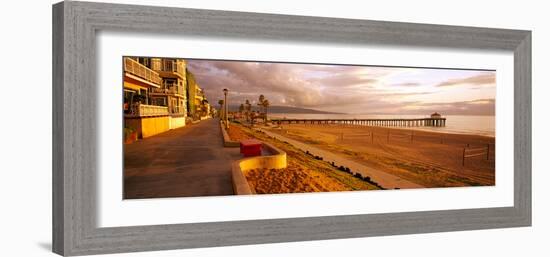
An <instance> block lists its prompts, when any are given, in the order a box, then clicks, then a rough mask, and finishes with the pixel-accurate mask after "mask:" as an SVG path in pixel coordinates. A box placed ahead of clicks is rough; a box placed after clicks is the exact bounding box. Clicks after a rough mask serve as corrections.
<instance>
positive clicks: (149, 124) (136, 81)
mask: <svg viewBox="0 0 550 257" xmlns="http://www.w3.org/2000/svg"><path fill="white" fill-rule="evenodd" d="M123 71H124V75H123V113H124V127H125V128H128V129H131V130H132V131H135V132H137V136H138V137H139V138H146V137H150V136H153V135H156V134H159V133H162V132H164V131H167V130H169V129H170V126H169V121H170V115H169V112H168V108H167V107H165V106H157V105H154V104H152V102H151V98H150V93H151V92H152V91H153V90H155V89H159V88H161V85H162V78H161V77H160V74H159V73H157V72H155V71H153V70H152V69H150V68H149V67H147V66H146V65H143V64H142V63H140V62H139V60H138V59H137V58H131V57H124V58H123Z"/></svg>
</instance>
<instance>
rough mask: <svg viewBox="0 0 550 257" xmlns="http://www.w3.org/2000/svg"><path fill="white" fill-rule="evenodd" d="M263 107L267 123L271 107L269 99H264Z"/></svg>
mask: <svg viewBox="0 0 550 257" xmlns="http://www.w3.org/2000/svg"><path fill="white" fill-rule="evenodd" d="M263 107H264V109H265V112H264V123H267V108H268V107H269V100H267V99H265V100H264V101H263Z"/></svg>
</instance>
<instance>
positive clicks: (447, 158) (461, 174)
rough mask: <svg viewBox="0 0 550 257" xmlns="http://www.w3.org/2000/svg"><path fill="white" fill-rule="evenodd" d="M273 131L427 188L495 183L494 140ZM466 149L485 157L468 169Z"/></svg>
mask: <svg viewBox="0 0 550 257" xmlns="http://www.w3.org/2000/svg"><path fill="white" fill-rule="evenodd" d="M269 131H271V132H274V133H278V134H280V135H283V136H285V137H287V138H292V139H294V140H298V141H300V142H303V143H306V144H309V145H312V146H315V147H317V148H320V149H324V150H327V151H330V152H331V153H335V154H337V155H340V156H342V157H345V158H347V159H350V160H353V161H355V162H358V163H361V164H364V165H366V166H368V167H372V168H373V169H378V170H381V171H384V172H387V173H389V174H392V175H395V176H398V177H400V178H403V179H405V180H408V181H411V182H413V183H416V184H419V185H422V186H423V187H426V188H433V187H460V186H492V185H494V184H495V163H494V161H495V150H494V149H495V148H494V143H495V139H494V137H487V136H478V135H465V134H447V133H436V132H427V131H418V130H411V129H406V128H403V129H399V128H387V127H367V126H343V125H304V124H299V125H297V124H293V125H283V126H282V127H279V128H271V129H269ZM465 148H466V151H467V153H468V152H469V151H470V150H473V151H475V149H478V152H484V153H485V154H482V155H480V156H475V157H471V158H466V160H465V161H464V165H463V158H462V157H463V153H464V149H465ZM487 148H488V149H489V153H488V155H487V152H486V149H487ZM476 153H477V152H476ZM467 155H468V154H467ZM487 156H488V160H487Z"/></svg>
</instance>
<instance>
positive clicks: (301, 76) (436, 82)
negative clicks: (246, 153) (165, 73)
mask: <svg viewBox="0 0 550 257" xmlns="http://www.w3.org/2000/svg"><path fill="white" fill-rule="evenodd" d="M186 61H187V64H188V66H187V67H188V69H189V71H191V72H192V73H193V74H194V75H195V78H196V80H197V82H198V83H199V85H200V87H201V88H203V89H204V91H205V93H206V97H207V99H209V101H210V103H212V104H213V105H217V102H218V100H219V99H223V92H222V89H223V88H227V89H228V90H229V95H228V98H229V100H228V102H229V103H230V105H238V104H240V103H243V102H244V101H245V100H246V99H248V100H250V101H251V103H252V104H253V105H254V104H255V103H256V102H257V99H258V96H259V95H260V94H263V95H264V96H265V97H266V98H267V99H269V102H270V104H271V105H272V106H274V105H279V106H292V107H301V108H308V109H316V110H321V111H329V112H340V113H349V114H423V115H426V114H431V113H433V112H439V113H442V114H444V115H445V114H446V115H494V113H495V95H496V72H495V71H480V70H452V69H425V68H401V67H375V66H347V65H319V64H292V63H268V62H243V61H216V60H195V59H193V60H189V59H188V60H186Z"/></svg>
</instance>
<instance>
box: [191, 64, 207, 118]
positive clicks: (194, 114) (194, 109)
mask: <svg viewBox="0 0 550 257" xmlns="http://www.w3.org/2000/svg"><path fill="white" fill-rule="evenodd" d="M187 99H188V101H187V112H188V115H189V117H191V118H192V119H193V120H203V119H206V118H208V117H210V104H209V103H208V100H207V99H206V96H205V94H204V91H203V89H202V88H201V87H200V86H199V84H198V83H197V80H196V79H195V76H194V75H193V73H192V72H190V71H187Z"/></svg>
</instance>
